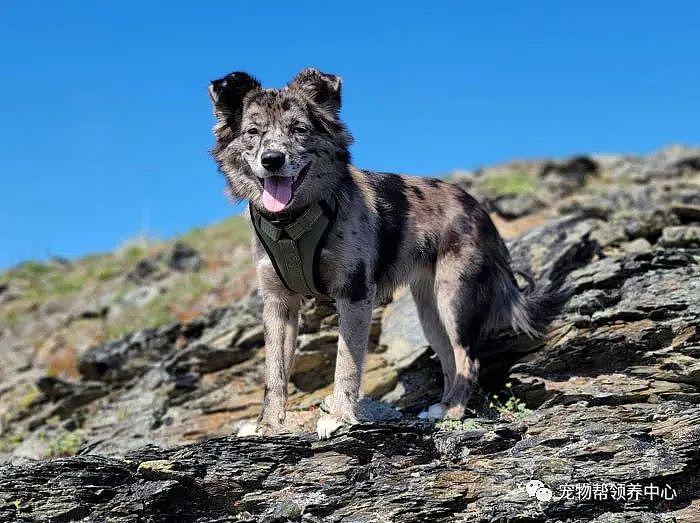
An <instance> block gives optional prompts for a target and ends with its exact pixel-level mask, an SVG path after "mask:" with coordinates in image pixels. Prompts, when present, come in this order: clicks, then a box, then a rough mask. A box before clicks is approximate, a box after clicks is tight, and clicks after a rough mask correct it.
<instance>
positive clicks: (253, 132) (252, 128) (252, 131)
mask: <svg viewBox="0 0 700 523" xmlns="http://www.w3.org/2000/svg"><path fill="white" fill-rule="evenodd" d="M259 132H260V131H258V130H257V129H256V128H255V127H251V128H250V129H248V130H247V131H246V133H248V134H250V135H255V134H258V133H259Z"/></svg>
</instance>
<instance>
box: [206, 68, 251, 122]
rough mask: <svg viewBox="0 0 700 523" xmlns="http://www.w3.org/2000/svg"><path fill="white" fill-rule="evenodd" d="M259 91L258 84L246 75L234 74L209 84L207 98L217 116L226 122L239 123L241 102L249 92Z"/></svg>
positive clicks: (241, 108)
mask: <svg viewBox="0 0 700 523" xmlns="http://www.w3.org/2000/svg"><path fill="white" fill-rule="evenodd" d="M258 89H260V82H258V81H257V80H256V79H255V78H253V77H252V76H250V75H249V74H248V73H242V72H235V73H231V74H229V75H227V76H224V77H223V78H219V79H218V80H214V81H213V82H211V83H210V84H209V96H210V98H211V101H212V103H213V104H214V110H215V112H216V114H217V116H220V117H222V118H224V119H226V120H227V121H231V120H232V121H240V118H241V116H242V114H243V100H244V98H245V97H246V95H247V94H248V93H250V92H251V91H257V90H258Z"/></svg>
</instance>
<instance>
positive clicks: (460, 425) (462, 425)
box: [435, 419, 478, 430]
mask: <svg viewBox="0 0 700 523" xmlns="http://www.w3.org/2000/svg"><path fill="white" fill-rule="evenodd" d="M435 428H437V429H439V430H475V429H477V428H478V426H477V424H476V422H475V421H474V420H472V419H465V420H464V421H460V420H456V419H442V420H440V421H438V422H437V423H435Z"/></svg>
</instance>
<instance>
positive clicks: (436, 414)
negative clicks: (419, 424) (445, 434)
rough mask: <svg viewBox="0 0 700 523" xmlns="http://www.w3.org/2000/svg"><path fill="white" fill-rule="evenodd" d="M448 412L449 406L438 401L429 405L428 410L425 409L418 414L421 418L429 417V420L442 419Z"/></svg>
mask: <svg viewBox="0 0 700 523" xmlns="http://www.w3.org/2000/svg"><path fill="white" fill-rule="evenodd" d="M446 412H447V407H446V406H445V405H443V404H442V403H436V404H435V405H431V406H430V407H428V410H424V411H423V412H421V413H420V414H418V417H419V418H420V419H427V420H441V419H443V418H444V417H445V414H446Z"/></svg>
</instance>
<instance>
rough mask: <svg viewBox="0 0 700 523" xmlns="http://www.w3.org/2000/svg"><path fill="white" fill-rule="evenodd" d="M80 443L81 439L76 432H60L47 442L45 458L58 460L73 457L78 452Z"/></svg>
mask: <svg viewBox="0 0 700 523" xmlns="http://www.w3.org/2000/svg"><path fill="white" fill-rule="evenodd" d="M82 442H83V438H82V437H81V435H80V434H78V433H77V432H75V431H74V432H62V433H61V434H59V435H58V436H56V437H55V438H54V439H53V440H50V441H49V442H48V451H47V457H49V458H60V457H67V456H74V455H75V453H76V452H78V449H79V448H80V444H81V443H82Z"/></svg>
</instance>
